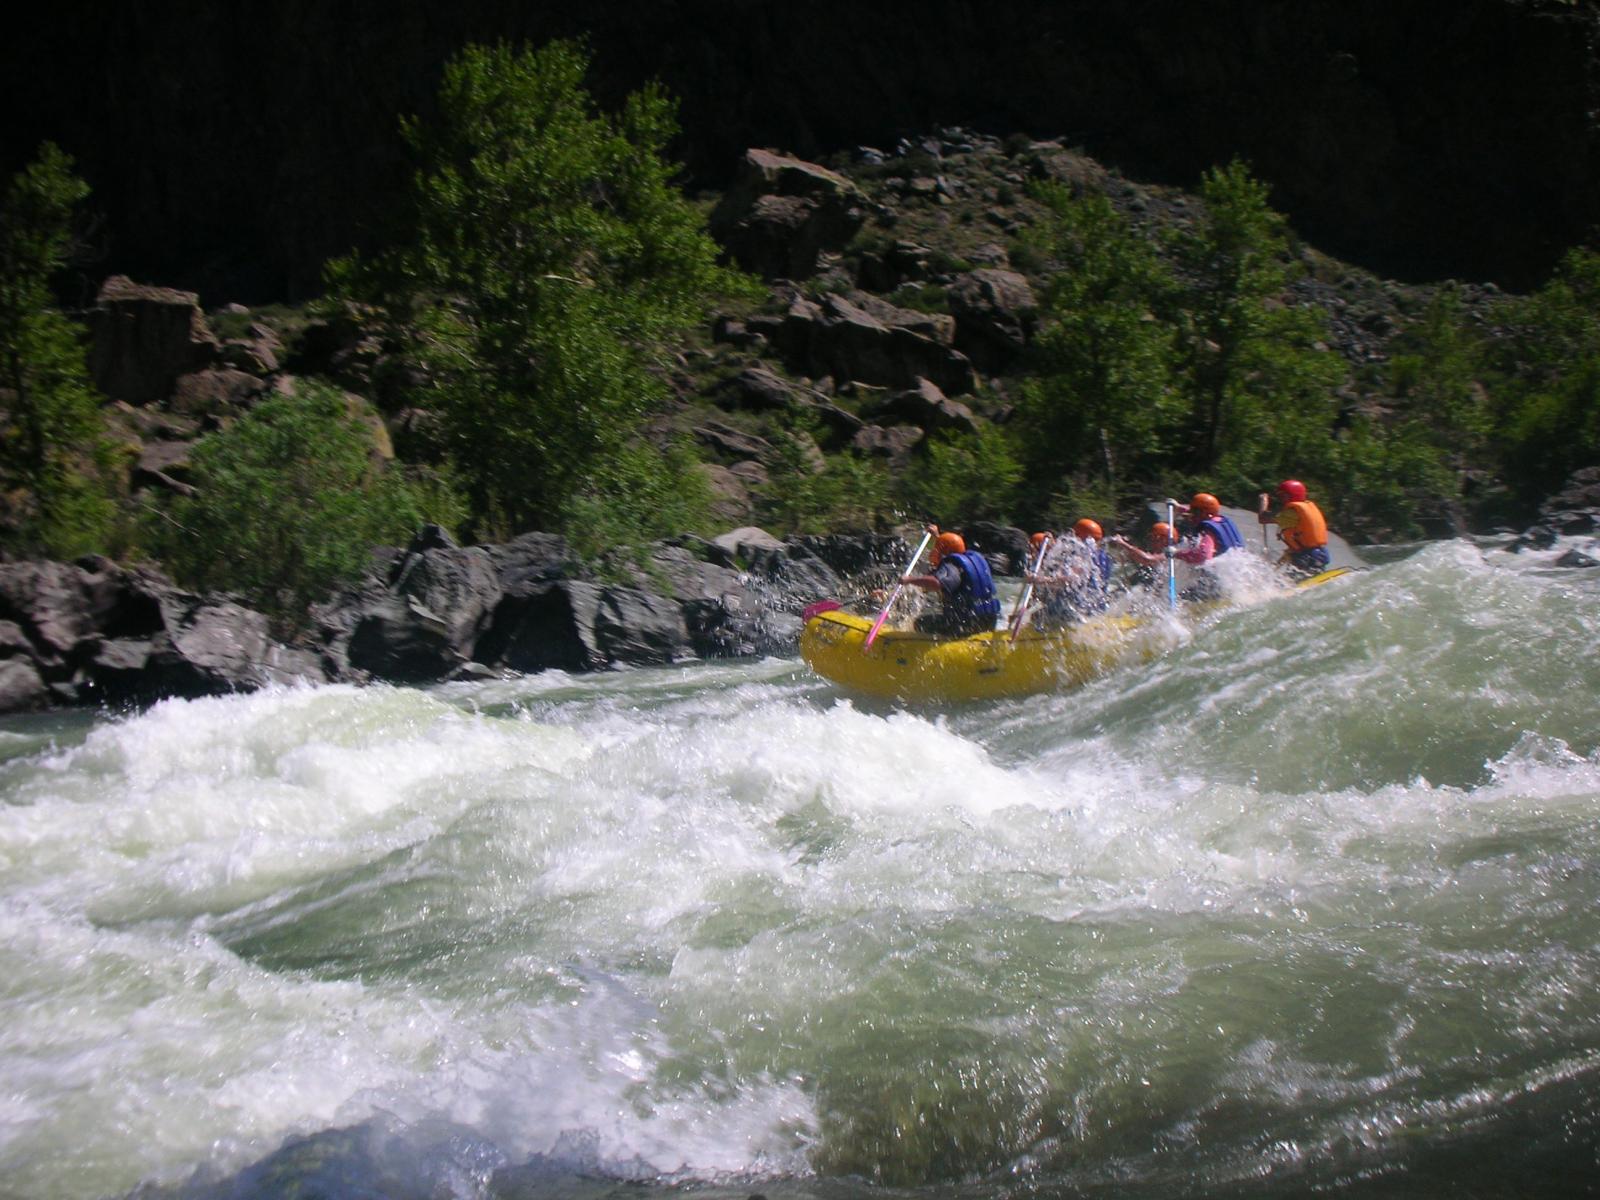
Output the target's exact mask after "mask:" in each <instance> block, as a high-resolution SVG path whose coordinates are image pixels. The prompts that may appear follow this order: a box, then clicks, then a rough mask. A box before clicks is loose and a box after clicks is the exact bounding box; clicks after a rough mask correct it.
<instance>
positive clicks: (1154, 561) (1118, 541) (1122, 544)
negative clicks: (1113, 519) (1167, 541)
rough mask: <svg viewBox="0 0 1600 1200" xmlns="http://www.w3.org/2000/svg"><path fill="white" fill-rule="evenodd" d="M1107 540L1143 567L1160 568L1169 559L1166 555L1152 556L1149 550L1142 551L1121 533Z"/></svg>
mask: <svg viewBox="0 0 1600 1200" xmlns="http://www.w3.org/2000/svg"><path fill="white" fill-rule="evenodd" d="M1107 540H1108V541H1109V542H1110V543H1111V545H1113V546H1115V547H1116V548H1117V549H1118V550H1120V551H1121V552H1122V553H1123V554H1126V555H1127V556H1128V557H1129V558H1131V559H1132V560H1133V561H1134V562H1136V563H1138V564H1139V565H1140V566H1143V567H1155V566H1160V565H1161V564H1162V563H1163V562H1165V561H1166V558H1167V556H1166V555H1165V554H1152V553H1151V552H1150V551H1148V550H1141V549H1140V548H1139V547H1138V546H1135V545H1134V544H1133V543H1132V542H1130V541H1129V540H1128V539H1127V538H1125V537H1123V536H1122V535H1121V534H1120V533H1117V534H1112V535H1111V537H1110V538H1109V539H1107Z"/></svg>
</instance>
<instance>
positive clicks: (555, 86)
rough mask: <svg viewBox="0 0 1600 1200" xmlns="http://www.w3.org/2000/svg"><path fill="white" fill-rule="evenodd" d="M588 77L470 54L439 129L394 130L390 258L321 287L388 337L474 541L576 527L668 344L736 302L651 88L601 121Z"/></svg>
mask: <svg viewBox="0 0 1600 1200" xmlns="http://www.w3.org/2000/svg"><path fill="white" fill-rule="evenodd" d="M587 67H588V60H587V57H586V56H585V54H584V53H583V52H582V51H581V50H580V49H578V48H577V47H576V46H574V45H572V44H570V43H567V42H555V43H552V44H550V45H547V46H545V47H543V48H542V49H538V50H532V51H528V50H514V49H511V48H508V47H506V46H503V45H502V46H493V47H483V46H469V47H467V48H466V49H464V50H463V51H462V52H461V53H460V54H459V55H458V56H457V57H456V58H455V59H453V60H452V61H451V62H450V63H449V64H448V65H447V66H446V68H445V72H444V79H443V82H442V84H441V86H440V90H439V98H438V118H437V120H436V121H435V122H434V123H432V124H424V123H423V122H421V121H418V120H407V121H405V122H404V123H403V126H402V128H403V133H404V136H405V139H406V141H407V143H408V144H409V146H410V148H411V150H412V151H413V152H414V154H415V156H416V159H417V162H418V167H417V172H416V175H415V177H414V179H413V181H412V185H411V189H410V194H409V197H408V200H407V207H406V210H405V216H406V227H405V228H404V229H403V231H402V234H401V238H402V240H401V243H400V244H399V245H397V246H396V247H395V248H394V249H392V250H391V251H389V252H387V253H384V254H382V255H380V256H379V257H378V258H376V259H375V260H373V261H370V262H368V261H363V260H361V259H360V258H359V257H356V256H352V257H350V258H347V259H344V260H342V261H340V262H339V263H336V264H334V265H333V267H332V270H331V277H332V281H333V283H334V285H335V288H336V290H338V291H340V292H341V294H343V295H345V296H348V297H350V298H354V299H369V300H374V301H377V302H379V303H381V304H382V305H385V306H387V309H388V311H389V312H390V313H391V314H392V315H393V316H394V317H395V318H396V320H397V322H398V325H399V328H400V329H401V330H402V331H403V336H404V342H405V345H406V348H407V350H408V352H409V354H410V356H411V357H412V358H413V360H414V361H415V362H416V363H417V364H418V365H419V366H420V367H421V368H422V374H423V377H424V379H425V382H424V383H423V384H422V386H421V395H419V396H418V397H417V399H418V401H419V402H420V403H421V404H423V405H424V406H426V407H428V408H431V409H432V410H434V412H435V413H436V414H437V415H438V417H439V419H440V426H441V429H442V439H441V442H442V444H441V445H440V447H439V450H440V451H441V452H442V453H443V454H444V455H445V456H446V457H447V458H448V460H449V461H450V462H452V463H453V464H454V466H455V469H456V472H457V474H458V476H459V478H460V480H461V483H462V486H463V488H464V489H465V492H466V496H467V499H468V501H469V503H470V506H471V520H472V524H473V527H474V529H475V530H476V531H477V532H480V533H489V534H505V533H509V532H512V531H516V530H521V529H525V528H529V527H545V528H551V527H557V528H568V529H571V528H573V527H574V524H575V522H576V521H577V520H578V519H579V518H580V517H581V518H582V519H583V520H585V521H587V520H588V519H590V518H591V517H592V515H593V501H594V499H595V496H596V493H595V491H594V488H593V486H592V483H593V481H594V480H596V479H599V478H603V477H605V475H606V474H607V471H608V469H609V468H608V464H612V463H614V462H616V461H617V459H618V456H619V455H621V454H622V453H623V452H624V450H625V449H627V448H628V447H630V446H633V445H634V444H635V441H636V435H637V434H638V431H639V429H640V426H641V424H642V421H643V419H644V418H645V416H646V415H647V414H649V413H650V412H652V411H653V410H654V409H656V408H657V407H658V406H659V405H660V404H661V402H662V401H663V399H664V397H665V384H664V383H663V380H662V377H661V373H660V371H659V370H658V368H659V367H660V366H661V365H662V364H663V362H664V361H665V356H666V352H667V348H668V346H669V345H670V344H671V340H672V338H673V337H674V336H675V335H676V334H677V333H679V332H680V331H681V330H682V329H684V328H685V327H686V326H687V325H689V324H691V323H693V322H696V321H698V320H701V319H703V317H704V315H705V313H706V310H707V306H708V303H709V300H710V297H712V296H713V295H714V294H716V293H717V292H718V291H719V290H723V289H733V288H739V287H742V286H744V285H743V283H742V282H741V281H742V277H738V276H735V275H733V274H731V273H729V272H727V271H725V270H723V269H722V268H719V267H718V266H717V264H716V258H717V248H716V246H715V244H714V243H713V242H712V241H711V239H710V238H709V237H708V236H707V235H706V233H705V232H704V222H703V218H702V216H701V215H700V214H699V213H698V212H697V210H695V209H694V208H693V207H692V206H691V205H690V204H689V203H688V202H687V201H686V200H685V198H684V197H683V196H682V195H681V193H679V192H678V191H677V190H676V189H675V188H674V187H673V186H672V184H671V175H672V172H673V166H672V164H670V163H669V162H668V161H667V160H666V158H665V157H664V152H665V149H666V145H667V142H668V140H669V139H670V138H671V137H672V136H673V134H674V132H675V124H674V112H673V105H672V104H671V103H670V102H669V101H668V100H667V98H666V97H665V96H664V95H663V94H662V93H661V92H660V91H658V90H656V89H654V88H647V89H645V90H644V91H642V92H639V93H636V94H634V95H632V96H630V97H629V98H628V99H627V101H626V103H625V104H624V106H623V109H622V111H621V112H620V113H618V114H616V115H614V116H612V115H605V114H601V113H598V112H596V111H595V110H594V107H593V105H592V103H591V100H590V97H589V95H588V94H587V92H586V91H585V90H584V87H583V78H584V74H585V72H586V70H587ZM647 453H648V451H645V450H642V449H641V450H637V451H635V457H634V458H632V459H631V460H630V462H629V463H628V464H627V465H626V466H625V467H622V468H619V469H618V470H617V471H616V472H614V473H615V474H619V475H622V476H629V475H633V476H636V475H637V474H638V464H639V459H638V457H637V456H638V455H640V454H647ZM580 498H581V499H580Z"/></svg>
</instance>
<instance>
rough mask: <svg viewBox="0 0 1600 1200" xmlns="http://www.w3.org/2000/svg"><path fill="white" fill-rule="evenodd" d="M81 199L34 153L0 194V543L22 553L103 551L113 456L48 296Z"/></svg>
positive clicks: (109, 532)
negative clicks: (2, 520)
mask: <svg viewBox="0 0 1600 1200" xmlns="http://www.w3.org/2000/svg"><path fill="white" fill-rule="evenodd" d="M88 194H89V188H88V185H87V184H85V183H84V182H83V181H82V180H80V179H78V178H77V177H76V176H75V175H74V174H73V173H72V160H71V159H70V158H69V157H67V155H65V154H63V153H62V152H61V151H60V150H59V149H58V148H56V147H55V146H53V145H49V144H46V145H45V146H43V147H42V148H41V149H40V151H39V155H38V157H37V158H36V159H35V161H34V162H33V163H31V164H30V165H29V166H27V167H25V168H23V170H22V171H20V172H18V174H17V175H16V176H15V177H14V178H13V179H12V180H11V181H10V183H9V185H8V186H7V188H6V190H5V193H4V195H3V196H0V516H5V515H6V514H5V513H4V512H3V509H4V508H9V509H10V513H9V520H8V521H7V522H6V524H9V526H10V529H9V531H7V530H5V529H4V528H3V527H0V536H4V537H5V540H6V541H7V542H8V543H9V544H10V546H11V548H12V549H13V550H14V551H16V552H19V553H22V554H44V555H48V556H51V557H55V558H73V557H76V556H77V555H80V554H86V553H89V552H91V551H104V550H107V549H113V548H114V547H113V545H112V542H113V540H114V537H115V524H116V522H115V518H116V506H115V501H114V499H113V497H114V494H115V490H116V485H115V483H114V479H115V477H116V467H117V465H118V463H117V453H116V451H115V450H114V448H113V447H112V446H111V444H110V442H109V441H108V440H107V438H106V433H105V425H104V422H103V420H102V419H101V415H100V404H101V397H100V396H99V395H98V393H97V392H96V391H95V389H94V386H93V384H91V383H90V381H89V372H88V368H87V366H86V364H85V359H84V347H83V339H82V335H81V332H80V330H79V328H78V326H76V325H75V324H73V323H72V322H71V321H70V320H68V319H67V317H66V316H65V315H64V314H63V313H62V312H61V311H60V310H59V309H58V308H57V307H56V306H55V302H54V296H53V295H52V294H51V291H50V281H51V278H52V277H53V276H54V275H55V274H56V273H57V272H59V271H60V270H61V269H62V268H63V267H64V266H66V265H67V263H68V261H69V259H70V258H71V256H72V254H73V250H74V244H73V229H72V223H73V214H74V210H75V209H76V207H77V206H78V205H79V204H80V203H81V202H82V201H83V199H84V198H85V197H86V196H87V195H88Z"/></svg>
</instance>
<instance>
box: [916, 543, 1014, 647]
mask: <svg viewBox="0 0 1600 1200" xmlns="http://www.w3.org/2000/svg"><path fill="white" fill-rule="evenodd" d="M928 531H929V532H930V533H933V534H935V535H936V536H935V538H934V542H933V554H932V557H931V559H930V561H931V562H932V564H933V573H932V574H931V575H907V576H905V577H904V578H902V579H901V580H900V582H901V583H903V584H905V585H906V586H907V587H914V588H921V589H923V590H924V591H928V592H937V593H938V595H939V598H940V600H941V601H942V607H941V609H940V611H939V612H937V613H931V614H928V615H926V616H921V617H918V618H917V620H916V629H917V632H918V633H932V634H938V635H946V636H950V637H966V636H967V635H969V634H973V633H982V632H983V631H985V630H989V629H993V628H994V622H995V618H996V617H998V616H999V615H1000V597H999V595H998V594H997V593H996V592H995V587H994V576H993V575H992V574H991V573H990V571H989V561H988V559H986V558H984V557H983V555H981V554H979V553H978V552H977V551H976V550H968V549H967V543H966V539H965V538H963V537H962V536H961V535H960V534H959V533H940V532H939V527H938V526H937V525H930V526H928Z"/></svg>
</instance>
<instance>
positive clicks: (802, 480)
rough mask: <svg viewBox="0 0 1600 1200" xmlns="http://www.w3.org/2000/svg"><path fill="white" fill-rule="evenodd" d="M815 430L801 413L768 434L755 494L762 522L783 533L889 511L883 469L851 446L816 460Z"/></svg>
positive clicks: (871, 520)
mask: <svg viewBox="0 0 1600 1200" xmlns="http://www.w3.org/2000/svg"><path fill="white" fill-rule="evenodd" d="M816 432H817V426H816V425H815V423H813V422H809V421H806V420H805V419H803V418H801V419H797V420H796V421H795V423H794V425H793V427H792V428H790V429H788V430H785V431H784V432H782V433H780V434H779V435H778V436H777V437H776V438H774V439H773V456H772V459H771V461H770V462H768V464H767V483H766V485H765V486H763V487H762V488H761V489H760V494H759V496H758V497H757V500H758V511H759V512H760V514H761V519H762V521H763V523H764V524H765V525H766V526H767V528H769V529H770V530H771V531H772V532H774V533H778V534H782V535H785V536H787V535H788V534H791V533H825V532H828V531H829V530H834V529H841V528H863V527H866V528H873V527H877V526H878V525H880V524H882V523H884V521H885V520H886V519H887V518H889V517H890V516H892V510H891V500H890V496H891V488H890V481H889V471H888V468H887V467H886V466H885V465H884V464H883V463H881V462H879V461H876V460H874V459H871V458H869V457H867V456H865V455H861V454H856V453H855V452H853V451H852V452H847V453H844V454H839V455H836V456H834V457H833V458H831V459H827V460H825V461H819V458H818V453H817V443H816V437H815V435H816Z"/></svg>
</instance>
